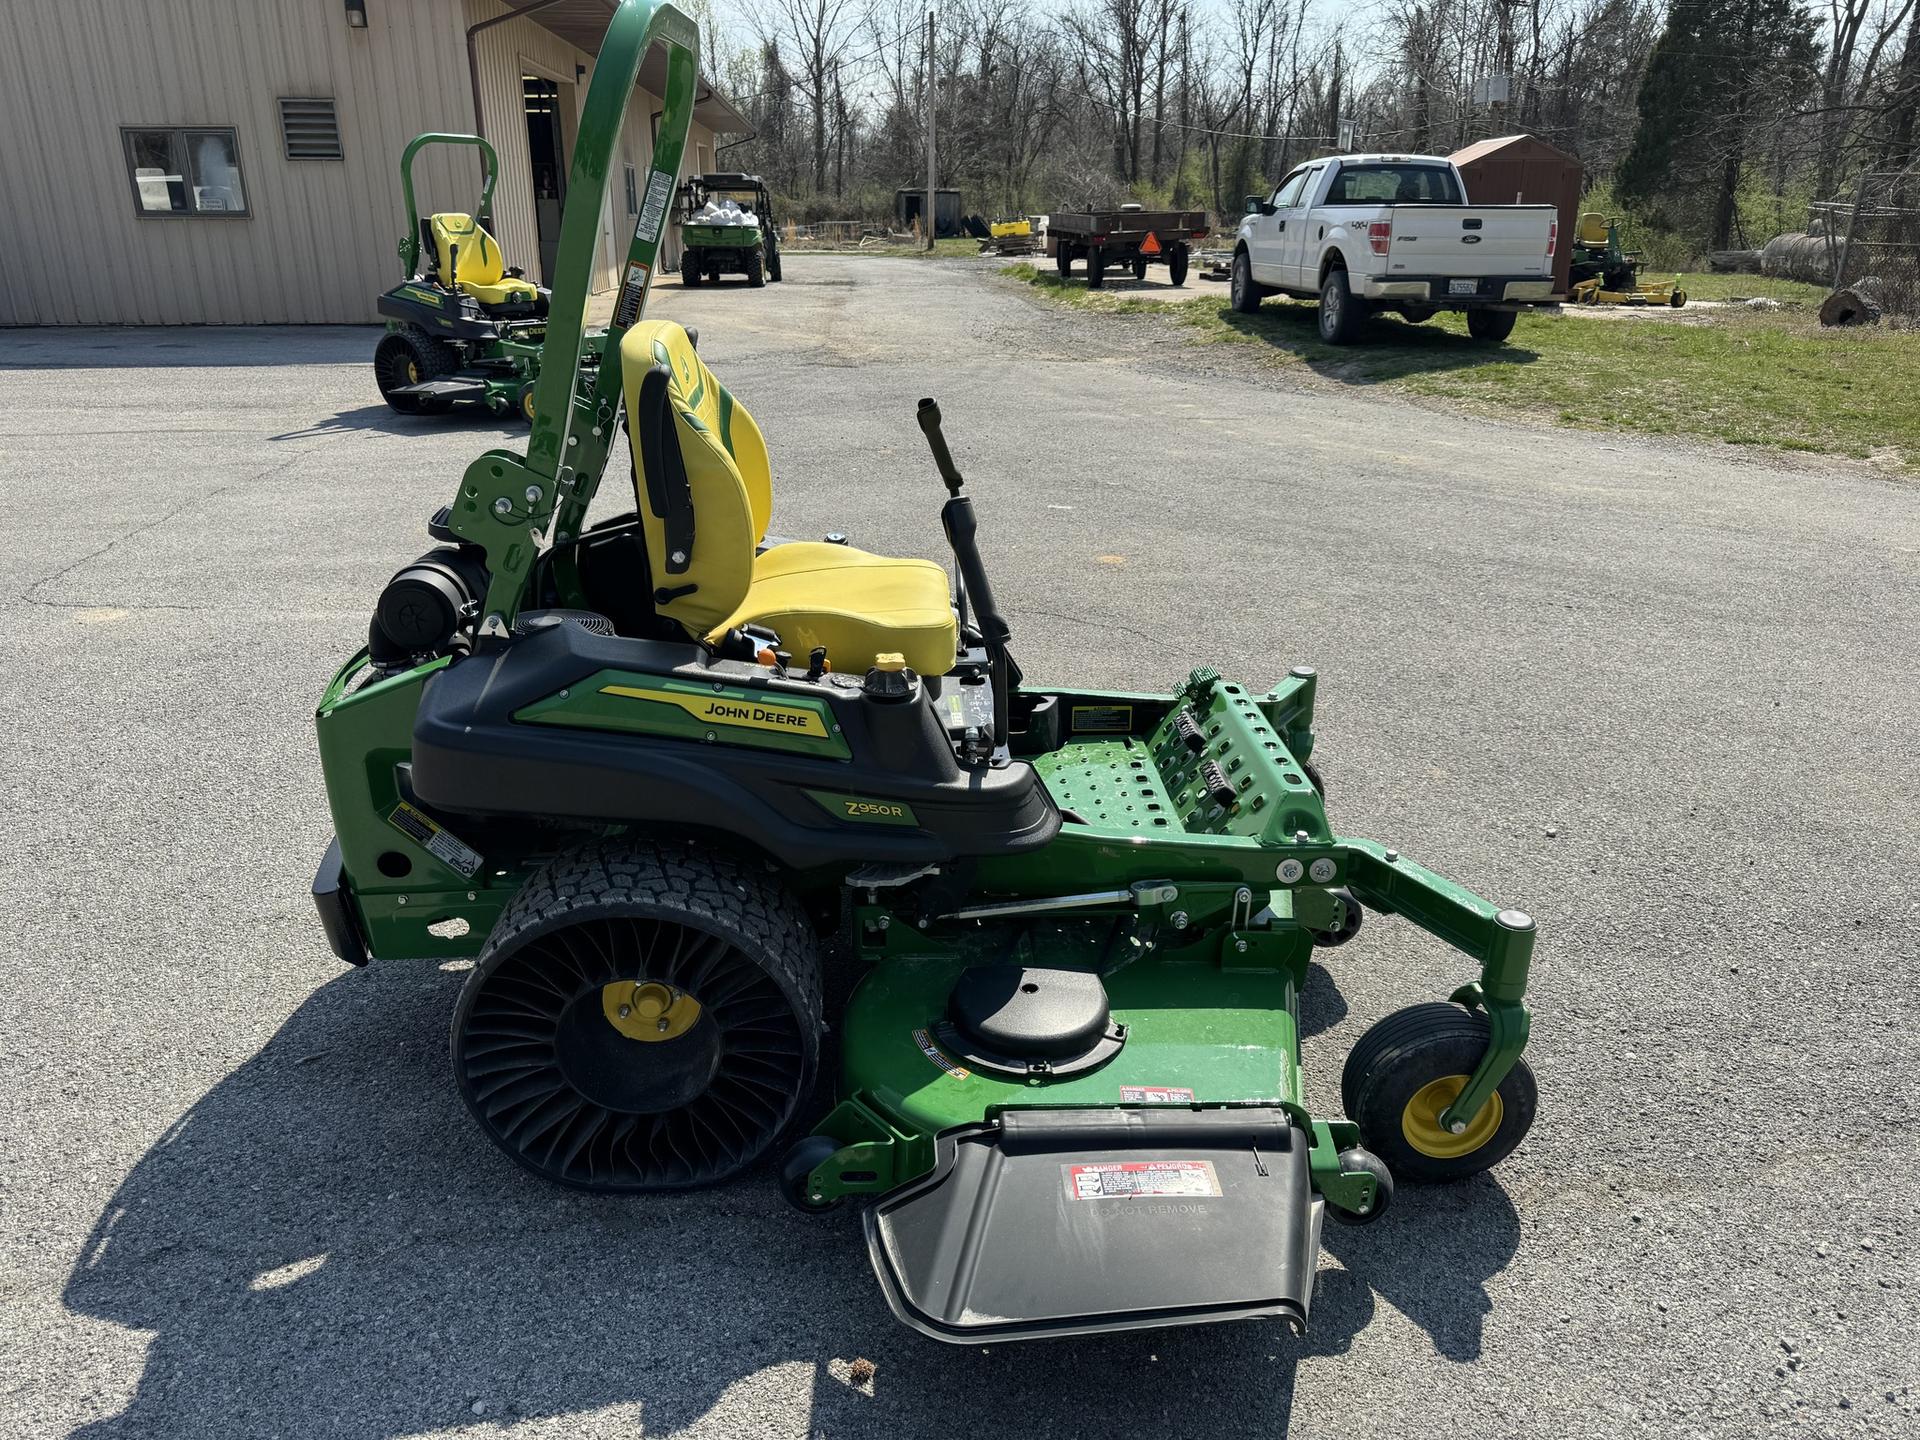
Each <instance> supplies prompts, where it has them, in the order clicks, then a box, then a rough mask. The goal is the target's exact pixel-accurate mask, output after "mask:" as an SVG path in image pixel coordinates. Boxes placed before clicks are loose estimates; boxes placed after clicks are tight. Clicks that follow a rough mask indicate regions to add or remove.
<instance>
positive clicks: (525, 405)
mask: <svg viewBox="0 0 1920 1440" xmlns="http://www.w3.org/2000/svg"><path fill="white" fill-rule="evenodd" d="M520 413H521V414H522V415H524V416H526V417H527V423H528V424H529V425H531V424H532V423H533V391H531V390H529V391H527V392H526V393H525V394H524V395H522V396H521V397H520Z"/></svg>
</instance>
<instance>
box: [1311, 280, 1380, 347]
mask: <svg viewBox="0 0 1920 1440" xmlns="http://www.w3.org/2000/svg"><path fill="white" fill-rule="evenodd" d="M1367 309H1368V306H1367V302H1366V301H1365V300H1362V299H1361V298H1360V297H1359V296H1357V295H1355V294H1354V293H1353V292H1352V291H1351V290H1349V289H1348V288H1347V272H1346V270H1345V269H1344V268H1343V267H1341V266H1338V265H1336V266H1335V267H1334V268H1333V269H1331V270H1329V271H1328V272H1327V278H1326V279H1325V280H1322V281H1321V282H1320V338H1321V339H1322V340H1324V341H1325V342H1326V343H1327V344H1329V345H1351V344H1353V342H1354V341H1356V340H1358V339H1359V338H1360V331H1361V329H1362V327H1364V326H1365V325H1366V323H1367Z"/></svg>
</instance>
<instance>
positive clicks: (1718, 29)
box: [1614, 0, 1819, 250]
mask: <svg viewBox="0 0 1920 1440" xmlns="http://www.w3.org/2000/svg"><path fill="white" fill-rule="evenodd" d="M1818 54H1819V47H1818V45H1817V44H1816V42H1815V40H1814V22H1813V18H1812V16H1810V15H1809V14H1808V13H1807V12H1806V11H1805V10H1804V9H1802V8H1801V6H1800V4H1799V3H1798V0H1674V3H1673V8H1672V10H1671V12H1670V13H1669V14H1668V16H1667V25H1666V29H1665V30H1664V31H1662V32H1661V35H1660V38H1659V39H1658V40H1657V41H1655V42H1654V47H1653V52H1652V54H1651V55H1649V56H1648V58H1647V69H1646V73H1645V75H1644V76H1643V77H1642V79H1641V82H1640V98H1639V123H1638V124H1637V125H1636V126H1635V128H1634V132H1633V141H1632V143H1631V144H1630V145H1629V146H1628V147H1627V153H1626V155H1625V156H1623V157H1622V158H1621V161H1620V168H1619V170H1618V172H1617V173H1616V175H1615V177H1614V187H1615V191H1616V193H1618V194H1619V196H1620V198H1621V199H1622V200H1624V201H1626V202H1627V203H1628V204H1630V205H1634V206H1636V207H1637V208H1643V209H1645V210H1647V211H1649V212H1650V213H1651V214H1652V215H1653V216H1654V217H1655V218H1656V219H1657V220H1658V221H1659V222H1661V223H1663V224H1665V225H1667V226H1670V227H1673V228H1678V229H1687V230H1693V231H1695V232H1696V233H1697V232H1701V231H1704V232H1705V233H1706V234H1707V235H1708V237H1709V242H1708V243H1709V245H1710V246H1711V248H1713V249H1716V250H1722V249H1725V248H1726V247H1727V244H1728V242H1729V240H1730V238H1731V236H1732V231H1733V227H1734V220H1735V213H1736V208H1737V204H1738V200H1739V194H1740V182H1741V178H1742V176H1743V174H1744V171H1745V168H1746V163H1747V159H1748V157H1749V155H1750V154H1752V152H1753V151H1754V149H1755V148H1756V143H1755V142H1756V140H1757V138H1758V137H1759V135H1760V134H1761V132H1762V131H1763V130H1764V129H1765V128H1766V127H1767V126H1768V125H1770V124H1772V123H1774V122H1775V121H1776V120H1777V119H1779V118H1780V114H1781V111H1782V110H1783V108H1784V107H1783V106H1781V105H1780V104H1778V103H1776V102H1778V101H1779V100H1780V99H1781V98H1782V97H1783V96H1785V95H1786V94H1788V93H1791V92H1794V91H1796V90H1797V91H1799V92H1800V93H1804V91H1805V87H1806V86H1807V85H1808V84H1809V83H1810V81H1811V78H1812V70H1813V66H1814V63H1815V61H1816V60H1817V58H1818Z"/></svg>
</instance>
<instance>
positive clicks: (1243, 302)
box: [1227, 250, 1266, 315]
mask: <svg viewBox="0 0 1920 1440" xmlns="http://www.w3.org/2000/svg"><path fill="white" fill-rule="evenodd" d="M1227 293H1228V296H1229V298H1230V299H1231V300H1232V301H1233V308H1234V309H1236V310H1238V311H1239V312H1240V313H1241V314H1242V315H1251V314H1253V312H1254V311H1256V310H1258V309H1259V308H1260V301H1261V298H1262V297H1263V296H1264V295H1265V293H1266V292H1265V291H1264V290H1263V289H1262V288H1261V287H1260V286H1258V285H1256V284H1254V283H1253V263H1252V262H1251V261H1250V260H1248V259H1247V252H1246V251H1244V250H1241V251H1237V252H1236V253H1235V254H1234V257H1233V278H1232V279H1231V280H1229V281H1228V282H1227Z"/></svg>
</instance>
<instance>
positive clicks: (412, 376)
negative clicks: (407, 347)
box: [407, 360, 420, 385]
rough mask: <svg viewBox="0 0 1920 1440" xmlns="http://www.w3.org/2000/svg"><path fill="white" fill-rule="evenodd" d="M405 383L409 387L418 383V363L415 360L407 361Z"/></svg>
mask: <svg viewBox="0 0 1920 1440" xmlns="http://www.w3.org/2000/svg"><path fill="white" fill-rule="evenodd" d="M407 383H408V384H409V385H418V384H419V383H420V362H419V361H417V360H409V361H407Z"/></svg>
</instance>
